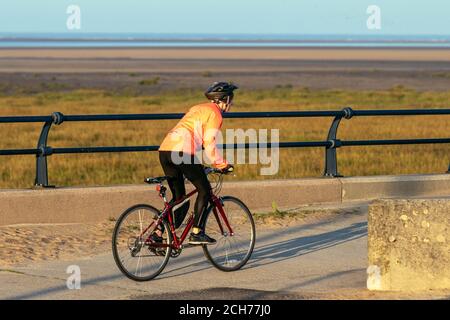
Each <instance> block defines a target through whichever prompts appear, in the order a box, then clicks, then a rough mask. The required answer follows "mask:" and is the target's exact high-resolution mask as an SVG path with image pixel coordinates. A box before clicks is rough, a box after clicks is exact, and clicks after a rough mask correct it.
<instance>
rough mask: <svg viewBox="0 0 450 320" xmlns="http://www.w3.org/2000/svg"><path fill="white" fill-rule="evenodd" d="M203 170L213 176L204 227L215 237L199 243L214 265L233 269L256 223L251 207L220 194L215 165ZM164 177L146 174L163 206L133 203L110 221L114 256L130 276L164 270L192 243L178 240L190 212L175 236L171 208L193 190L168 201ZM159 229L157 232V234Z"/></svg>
mask: <svg viewBox="0 0 450 320" xmlns="http://www.w3.org/2000/svg"><path fill="white" fill-rule="evenodd" d="M205 173H206V174H207V175H208V178H211V177H215V178H216V180H215V186H214V187H213V188H212V190H211V200H210V203H209V204H208V208H207V211H206V212H207V220H206V228H205V232H206V234H208V235H209V236H211V237H212V238H215V239H216V240H217V242H216V243H214V244H208V245H202V247H203V253H204V255H205V256H206V258H207V259H208V261H209V262H211V264H212V265H213V266H214V267H216V268H217V269H219V270H221V271H225V272H229V271H236V270H239V269H240V268H242V267H243V266H244V265H245V264H246V263H247V261H248V260H249V259H250V256H251V255H252V253H253V249H254V246H255V241H256V231H255V223H254V221H253V217H252V214H251V212H250V210H249V209H248V208H247V206H246V205H245V204H244V203H243V202H242V201H241V200H239V199H238V198H235V197H232V196H223V197H221V196H219V193H220V191H221V188H222V183H223V175H224V173H223V172H222V171H221V170H218V169H214V168H205ZM167 178H168V177H167V176H163V177H156V178H147V179H145V182H146V183H148V184H156V191H158V193H159V196H160V197H161V199H162V200H163V202H164V208H163V209H162V210H158V209H156V208H155V207H153V206H151V205H148V204H138V205H135V206H132V207H130V208H128V209H127V210H125V211H124V212H123V213H122V214H121V215H120V217H119V219H118V220H117V222H116V225H115V227H114V231H113V238H112V249H113V256H114V261H115V262H116V264H117V266H118V268H119V269H120V271H121V272H122V273H123V274H124V275H125V276H127V277H128V278H130V279H132V280H135V281H149V280H152V279H154V278H155V277H157V276H158V275H159V274H160V273H161V272H162V271H163V270H164V268H165V267H166V265H167V263H168V261H169V259H170V258H171V257H172V258H176V257H178V256H180V254H181V253H182V251H183V249H185V248H188V247H192V245H189V244H186V245H185V244H183V243H184V240H185V239H186V237H187V236H188V234H189V231H190V230H191V228H192V227H193V224H194V217H193V213H191V214H190V215H189V216H188V217H187V218H185V221H183V222H185V223H184V225H185V227H184V230H183V232H182V233H181V235H180V236H179V237H178V235H177V233H176V228H175V224H174V216H173V210H172V209H173V208H174V207H175V206H177V205H180V204H183V203H184V202H185V201H188V199H189V198H190V197H192V196H193V195H194V194H195V193H197V190H193V191H191V192H189V193H188V194H187V195H185V196H184V197H183V198H182V199H180V200H178V201H167V198H166V191H167V188H166V187H165V186H164V185H163V183H164V182H165V181H166V180H167ZM186 219H187V221H186ZM181 227H182V226H180V227H179V229H181ZM158 231H159V233H160V234H162V235H161V236H158V235H157V233H158Z"/></svg>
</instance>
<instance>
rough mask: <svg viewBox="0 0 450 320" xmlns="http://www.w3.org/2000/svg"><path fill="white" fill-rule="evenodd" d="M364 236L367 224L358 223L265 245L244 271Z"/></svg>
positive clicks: (257, 250) (255, 253)
mask: <svg viewBox="0 0 450 320" xmlns="http://www.w3.org/2000/svg"><path fill="white" fill-rule="evenodd" d="M366 235H367V222H360V223H354V224H352V225H351V226H348V227H345V228H341V229H338V230H333V231H328V232H324V233H321V234H315V235H310V236H303V237H298V238H294V239H289V240H285V241H280V242H277V243H271V244H267V245H264V246H261V247H257V248H256V249H255V251H254V252H253V255H252V259H250V260H249V262H248V263H247V265H246V269H251V268H256V267H259V266H263V265H269V264H273V263H278V262H282V261H285V260H288V259H292V258H296V257H299V256H302V255H305V254H309V253H313V252H316V251H319V250H324V249H327V248H330V247H334V246H337V245H340V244H343V243H345V242H349V241H353V240H356V239H359V238H362V237H365V236H366Z"/></svg>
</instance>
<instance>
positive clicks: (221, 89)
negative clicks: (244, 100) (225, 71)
mask: <svg viewBox="0 0 450 320" xmlns="http://www.w3.org/2000/svg"><path fill="white" fill-rule="evenodd" d="M236 89H239V88H238V87H237V86H235V85H234V84H232V83H231V82H230V83H228V82H214V83H213V84H212V85H211V86H210V87H209V88H208V90H206V92H205V96H206V98H208V100H212V101H226V100H227V97H230V100H231V99H233V96H234V94H233V91H234V90H236Z"/></svg>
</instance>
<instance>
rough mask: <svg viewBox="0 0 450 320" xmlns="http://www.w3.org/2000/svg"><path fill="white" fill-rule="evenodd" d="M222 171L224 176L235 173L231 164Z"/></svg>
mask: <svg viewBox="0 0 450 320" xmlns="http://www.w3.org/2000/svg"><path fill="white" fill-rule="evenodd" d="M221 171H222V173H223V174H228V173H231V172H233V171H234V167H233V166H232V165H231V164H229V165H227V166H226V167H225V168H223V169H222V170H221Z"/></svg>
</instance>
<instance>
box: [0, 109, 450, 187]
mask: <svg viewBox="0 0 450 320" xmlns="http://www.w3.org/2000/svg"><path fill="white" fill-rule="evenodd" d="M183 115H184V114H183V113H162V114H113V115H63V114H62V113H60V112H54V113H52V114H51V115H50V116H12V117H0V123H30V122H43V123H44V126H43V128H42V131H41V134H40V136H39V140H38V143H37V147H36V148H34V149H7V150H0V156H1V155H3V156H13V155H30V154H34V155H36V179H35V185H36V186H42V187H49V184H48V170H47V157H48V156H49V155H52V154H69V153H95V152H143V151H157V150H158V146H124V147H79V148H52V147H50V146H48V145H47V139H48V134H49V131H50V128H51V127H52V125H61V124H62V123H63V122H70V121H77V122H79V121H124V120H170V119H180V118H182V117H183ZM418 115H423V116H426V115H450V109H417V110H353V109H351V108H349V107H347V108H344V109H342V110H341V111H285V112H284V111H283V112H233V113H227V114H225V115H224V118H232V119H233V118H234V119H236V118H304V117H334V119H333V122H332V124H331V127H330V129H329V131H328V136H327V139H326V140H325V141H308V142H279V143H267V144H252V143H245V144H232V145H223V146H222V148H225V149H226V148H234V149H237V148H246V149H249V148H268V147H269V148H270V147H279V148H307V147H325V170H324V176H327V177H340V176H341V175H339V173H338V169H337V153H336V150H337V148H341V147H345V146H374V145H407V144H435V143H450V138H441V139H402V140H354V141H343V140H339V139H337V131H338V128H339V124H340V122H341V120H342V119H351V118H352V117H368V116H418ZM448 170H449V171H447V172H450V166H449V169H448Z"/></svg>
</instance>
